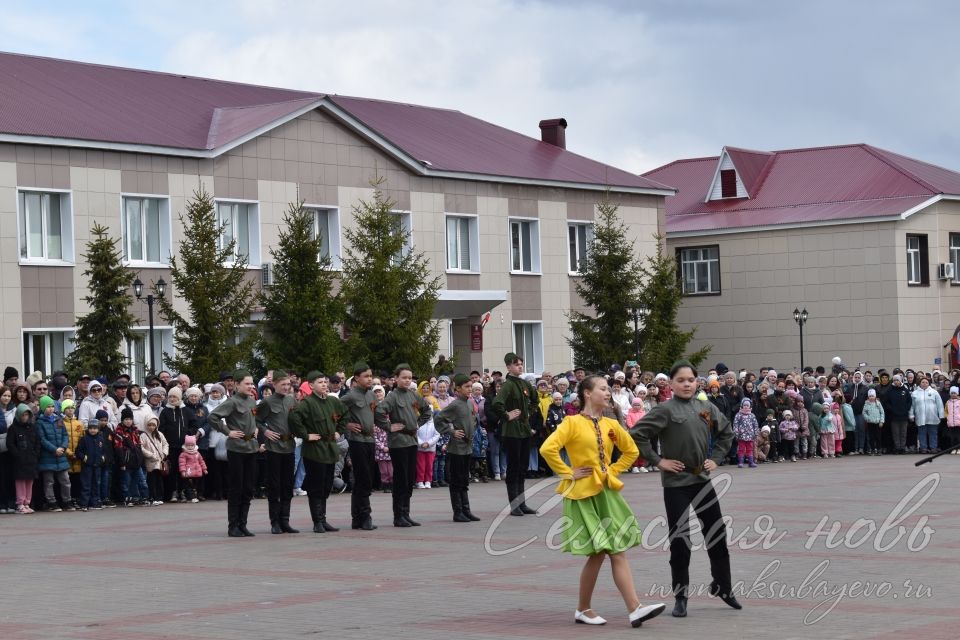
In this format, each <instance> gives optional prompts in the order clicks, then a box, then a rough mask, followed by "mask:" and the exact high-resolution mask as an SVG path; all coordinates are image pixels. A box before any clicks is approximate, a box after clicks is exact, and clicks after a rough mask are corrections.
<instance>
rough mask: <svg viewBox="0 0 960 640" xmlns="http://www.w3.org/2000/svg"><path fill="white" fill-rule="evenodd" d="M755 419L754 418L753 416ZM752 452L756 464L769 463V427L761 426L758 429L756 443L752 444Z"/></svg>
mask: <svg viewBox="0 0 960 640" xmlns="http://www.w3.org/2000/svg"><path fill="white" fill-rule="evenodd" d="M754 419H756V416H754ZM753 451H754V455H755V456H756V460H757V462H769V459H768V458H767V456H769V455H770V427H769V426H768V425H766V424H765V425H763V426H762V427H760V434H759V435H758V436H757V440H756V442H754V443H753Z"/></svg>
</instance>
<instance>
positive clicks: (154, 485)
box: [147, 469, 163, 501]
mask: <svg viewBox="0 0 960 640" xmlns="http://www.w3.org/2000/svg"><path fill="white" fill-rule="evenodd" d="M147 488H148V489H150V499H151V500H153V501H157V500H163V472H162V471H160V469H154V470H153V471H150V472H149V473H147Z"/></svg>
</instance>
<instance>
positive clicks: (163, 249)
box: [120, 196, 170, 264]
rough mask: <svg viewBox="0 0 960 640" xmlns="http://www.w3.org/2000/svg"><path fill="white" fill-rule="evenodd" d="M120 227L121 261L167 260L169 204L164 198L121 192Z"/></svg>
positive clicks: (162, 262)
mask: <svg viewBox="0 0 960 640" xmlns="http://www.w3.org/2000/svg"><path fill="white" fill-rule="evenodd" d="M120 227H121V232H122V234H123V259H124V261H126V262H131V263H151V264H168V263H169V262H170V205H169V202H168V201H167V200H166V199H160V198H141V197H136V196H124V198H123V214H122V219H121V224H120Z"/></svg>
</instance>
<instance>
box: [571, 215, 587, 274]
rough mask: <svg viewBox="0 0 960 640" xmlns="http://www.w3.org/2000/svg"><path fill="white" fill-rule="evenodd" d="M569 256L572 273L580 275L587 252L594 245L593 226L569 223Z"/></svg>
mask: <svg viewBox="0 0 960 640" xmlns="http://www.w3.org/2000/svg"><path fill="white" fill-rule="evenodd" d="M567 240H568V242H567V249H568V251H567V256H568V258H569V267H568V268H569V270H570V273H573V274H577V273H580V269H581V267H583V261H584V259H585V258H586V257H587V251H589V249H590V247H591V246H592V245H593V224H584V223H579V222H578V223H573V222H571V223H569V224H568V225H567Z"/></svg>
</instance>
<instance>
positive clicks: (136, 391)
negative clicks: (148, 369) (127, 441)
mask: <svg viewBox="0 0 960 640" xmlns="http://www.w3.org/2000/svg"><path fill="white" fill-rule="evenodd" d="M123 407H130V411H133V424H135V425H136V426H137V429H139V430H140V431H146V430H147V420H148V419H149V418H150V417H151V416H152V415H153V409H151V408H150V404H149V403H148V402H147V399H146V398H145V397H144V395H143V389H142V388H141V387H140V385H138V384H131V385H130V388H129V389H127V398H126V400H124V401H123V406H121V407H120V409H121V410H122V409H123Z"/></svg>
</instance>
